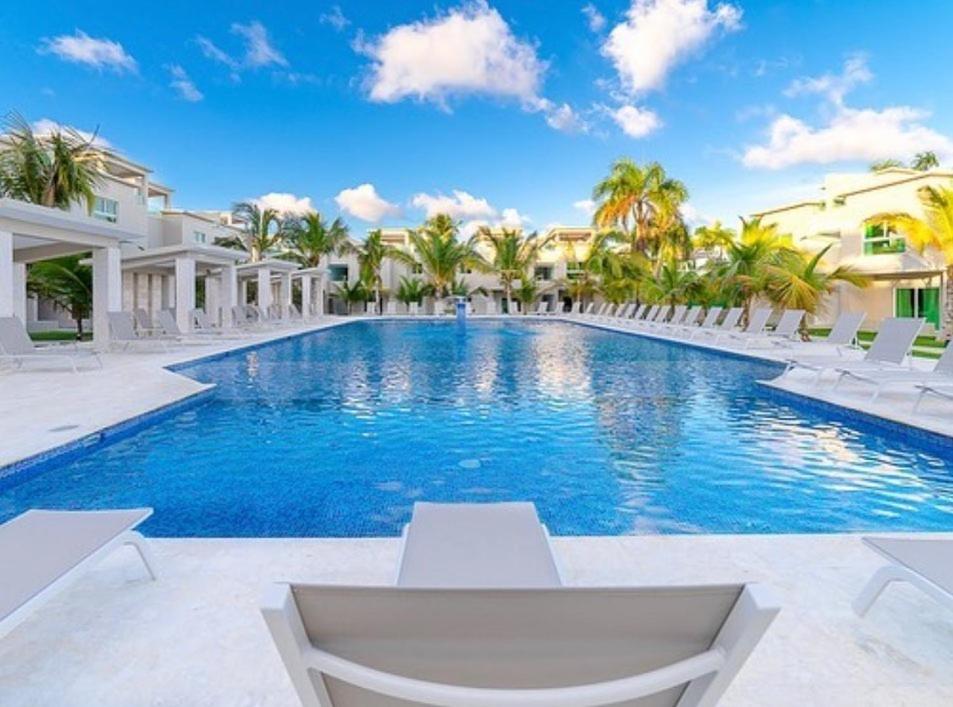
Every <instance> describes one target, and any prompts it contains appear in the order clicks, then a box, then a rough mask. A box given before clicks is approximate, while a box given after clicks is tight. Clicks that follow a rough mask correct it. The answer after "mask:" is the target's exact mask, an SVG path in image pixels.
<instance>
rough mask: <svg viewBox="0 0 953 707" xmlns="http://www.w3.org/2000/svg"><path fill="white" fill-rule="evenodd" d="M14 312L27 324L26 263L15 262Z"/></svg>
mask: <svg viewBox="0 0 953 707" xmlns="http://www.w3.org/2000/svg"><path fill="white" fill-rule="evenodd" d="M13 314H14V315H15V316H17V317H19V318H20V321H21V322H23V323H24V324H26V263H14V264H13Z"/></svg>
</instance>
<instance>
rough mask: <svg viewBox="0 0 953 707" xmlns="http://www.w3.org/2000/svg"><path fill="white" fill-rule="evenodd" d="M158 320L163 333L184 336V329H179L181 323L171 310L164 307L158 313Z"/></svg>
mask: <svg viewBox="0 0 953 707" xmlns="http://www.w3.org/2000/svg"><path fill="white" fill-rule="evenodd" d="M156 321H157V322H159V328H161V329H162V333H163V334H166V335H168V336H182V330H181V329H179V325H178V323H177V322H176V321H175V317H173V316H172V313H171V312H168V311H166V310H164V309H163V310H162V311H161V312H158V313H156Z"/></svg>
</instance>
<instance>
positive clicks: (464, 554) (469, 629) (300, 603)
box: [262, 504, 779, 707]
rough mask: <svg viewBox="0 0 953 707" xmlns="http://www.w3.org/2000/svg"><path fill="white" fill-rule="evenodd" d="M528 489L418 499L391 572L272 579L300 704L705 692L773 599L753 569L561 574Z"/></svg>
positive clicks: (271, 618)
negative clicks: (358, 580)
mask: <svg viewBox="0 0 953 707" xmlns="http://www.w3.org/2000/svg"><path fill="white" fill-rule="evenodd" d="M525 505H526V504H503V505H502V506H500V507H493V506H490V507H488V509H486V510H484V509H480V508H478V507H473V506H470V507H467V506H462V507H461V509H460V510H456V509H454V508H453V507H450V508H449V509H448V508H446V507H436V508H434V509H432V510H425V511H423V512H421V513H420V514H418V510H417V508H415V510H414V520H413V521H412V522H411V524H410V529H409V530H408V531H407V534H406V541H405V551H404V555H403V558H402V561H401V571H400V573H399V577H400V582H399V583H398V585H397V586H394V587H348V586H341V585H304V584H275V585H272V586H271V587H269V588H268V590H267V591H266V594H265V597H264V600H263V602H262V614H263V615H264V618H265V622H266V623H267V625H268V627H269V629H270V631H271V634H272V637H273V639H274V641H275V645H276V647H277V649H278V652H279V654H280V655H281V658H282V660H283V661H284V664H285V667H286V668H287V670H288V673H289V676H290V677H291V681H292V683H293V684H294V686H295V689H296V690H297V692H298V696H299V697H300V699H301V702H302V704H303V705H305V706H306V707H357V706H361V707H371V706H374V707H385V706H387V707H397V705H404V706H406V707H410V706H411V705H443V706H444V707H584V706H586V707H597V706H598V705H629V704H636V702H635V701H636V700H638V701H639V702H638V704H651V705H654V706H662V705H679V706H680V707H699V706H701V705H705V706H706V707H711V706H712V705H714V704H715V703H716V702H717V700H718V699H719V697H720V696H721V695H722V694H723V693H724V691H725V689H726V688H727V687H728V685H729V684H730V682H731V680H732V679H733V678H734V677H735V675H736V674H737V673H738V671H739V670H740V669H741V666H742V665H743V664H744V662H745V661H746V660H747V658H748V656H749V655H750V654H751V652H752V650H753V649H754V647H755V646H756V645H757V643H758V641H759V640H760V639H761V637H762V636H763V635H764V633H765V631H766V630H767V628H768V626H769V625H770V623H771V622H772V621H773V619H774V617H775V616H776V615H777V613H778V611H779V608H778V605H777V603H776V602H775V600H774V598H773V597H772V596H771V593H770V592H769V591H768V590H767V589H766V588H765V587H761V586H759V585H754V584H748V585H727V586H695V587H691V586H688V587H682V586H679V587H640V588H624V587H612V588H588V587H563V586H561V585H560V584H559V582H558V576H557V575H556V573H555V568H554V567H553V566H552V564H551V563H549V559H548V557H549V550H548V544H547V540H546V536H545V533H544V531H543V530H542V526H541V525H540V524H539V522H538V520H537V519H536V518H535V512H534V511H533V512H532V513H530V512H528V511H527V510H526V509H525ZM530 508H531V506H530ZM418 523H419V525H418ZM498 524H503V527H501V528H499V529H497V528H496V526H497V525H498ZM446 534H450V535H451V536H452V537H446ZM481 538H485V539H481ZM471 553H472V554H471ZM471 582H474V583H475V584H471ZM641 698H646V699H645V700H644V701H643V700H642V699H641Z"/></svg>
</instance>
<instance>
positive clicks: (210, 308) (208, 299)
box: [205, 275, 222, 324]
mask: <svg viewBox="0 0 953 707" xmlns="http://www.w3.org/2000/svg"><path fill="white" fill-rule="evenodd" d="M220 288H221V280H219V279H218V278H217V277H214V276H212V275H206V276H205V313H206V314H207V315H208V316H209V320H211V322H212V323H213V324H218V323H219V322H220V321H221V319H220V318H219V309H220V308H221V306H222V305H221V298H220V296H219V293H220Z"/></svg>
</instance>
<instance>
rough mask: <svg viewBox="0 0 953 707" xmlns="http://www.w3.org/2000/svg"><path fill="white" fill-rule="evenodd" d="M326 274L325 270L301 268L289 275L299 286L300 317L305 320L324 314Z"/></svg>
mask: <svg viewBox="0 0 953 707" xmlns="http://www.w3.org/2000/svg"><path fill="white" fill-rule="evenodd" d="M327 273H328V271H327V270H326V269H325V268H302V269H301V270H295V271H294V272H293V273H291V277H292V278H293V279H295V280H298V281H299V282H300V285H301V316H303V317H304V318H305V319H310V318H311V317H313V316H315V315H317V316H320V315H322V314H324V293H325V290H326V289H327Z"/></svg>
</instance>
